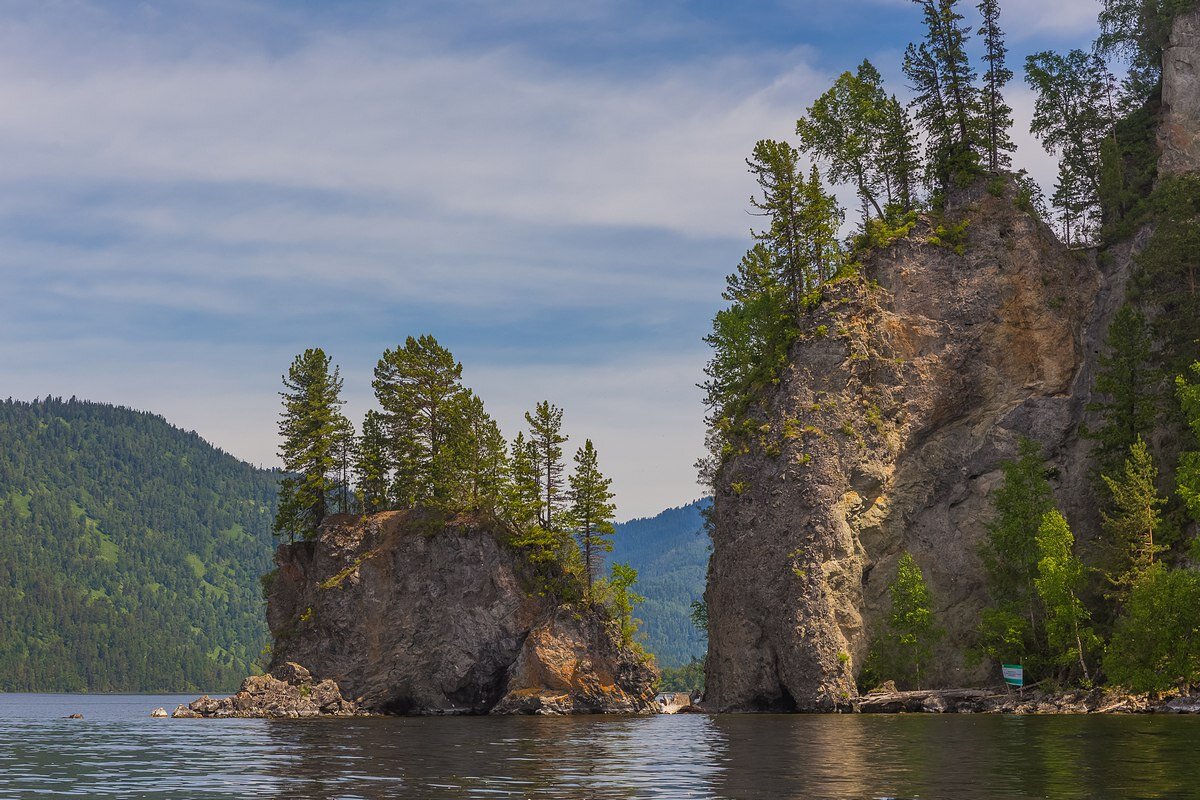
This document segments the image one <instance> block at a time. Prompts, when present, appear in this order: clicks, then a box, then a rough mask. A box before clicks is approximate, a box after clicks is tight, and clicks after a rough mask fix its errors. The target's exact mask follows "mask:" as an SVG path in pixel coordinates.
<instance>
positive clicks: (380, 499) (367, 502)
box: [354, 409, 391, 514]
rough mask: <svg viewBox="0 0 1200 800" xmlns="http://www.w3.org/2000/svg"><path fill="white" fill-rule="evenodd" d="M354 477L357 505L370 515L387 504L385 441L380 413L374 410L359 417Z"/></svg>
mask: <svg viewBox="0 0 1200 800" xmlns="http://www.w3.org/2000/svg"><path fill="white" fill-rule="evenodd" d="M354 478H355V484H356V486H357V488H358V492H357V494H358V505H359V507H360V508H361V509H362V510H363V512H364V513H367V514H372V513H374V512H376V511H382V510H383V509H385V508H387V507H388V494H389V489H390V486H391V481H390V478H389V469H388V441H387V432H386V429H385V424H384V419H383V415H382V414H380V413H379V412H378V411H376V410H375V409H371V410H369V411H367V414H366V416H365V417H364V418H363V426H362V436H361V437H360V438H359V441H358V448H357V449H356V451H355V460H354Z"/></svg>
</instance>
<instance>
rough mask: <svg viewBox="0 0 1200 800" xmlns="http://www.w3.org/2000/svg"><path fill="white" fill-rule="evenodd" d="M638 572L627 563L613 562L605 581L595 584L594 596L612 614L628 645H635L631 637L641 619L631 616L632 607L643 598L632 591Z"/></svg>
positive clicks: (623, 639)
mask: <svg viewBox="0 0 1200 800" xmlns="http://www.w3.org/2000/svg"><path fill="white" fill-rule="evenodd" d="M637 579H638V572H637V570H636V569H634V568H633V567H631V566H629V565H628V564H619V563H618V564H613V565H612V566H611V567H610V568H609V575H608V580H607V581H601V582H598V583H597V584H596V586H595V591H596V597H598V598H599V599H600V601H601V602H602V604H603V605H604V607H605V608H607V609H608V611H609V612H610V613H611V614H612V617H613V619H615V620H616V621H617V623H618V625H619V626H620V631H621V641H622V643H623V644H625V645H626V646H627V647H628V646H633V645H636V644H637V643H636V642H634V639H633V637H634V636H635V635H637V631H638V627H639V626H640V624H641V621H640V620H638V619H637V618H635V617H634V616H633V608H634V606H636V605H637V604H638V603H640V602H642V601H643V600H645V599H646V598H645V597H642V596H641V595H640V594H638V593H636V592H634V591H633V585H634V584H635V583H637Z"/></svg>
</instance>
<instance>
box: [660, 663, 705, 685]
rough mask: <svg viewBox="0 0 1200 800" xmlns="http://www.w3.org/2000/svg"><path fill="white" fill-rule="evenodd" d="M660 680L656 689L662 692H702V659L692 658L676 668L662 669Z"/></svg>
mask: <svg viewBox="0 0 1200 800" xmlns="http://www.w3.org/2000/svg"><path fill="white" fill-rule="evenodd" d="M661 671H662V679H661V680H660V681H659V684H658V688H659V691H662V692H687V693H688V694H693V693H695V692H701V693H702V692H703V691H704V659H702V658H693V659H692V660H691V661H689V662H688V663H686V664H683V665H681V666H678V667H662V668H661Z"/></svg>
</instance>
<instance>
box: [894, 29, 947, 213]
mask: <svg viewBox="0 0 1200 800" xmlns="http://www.w3.org/2000/svg"><path fill="white" fill-rule="evenodd" d="M904 74H905V75H907V76H908V79H909V80H910V81H912V88H913V100H912V106H913V107H914V108H915V109H916V113H915V117H916V120H917V122H918V123H919V124H920V125H921V127H922V128H924V129H925V173H926V177H925V180H926V182H927V183H928V184H929V186H930V188H931V189H932V190H933V191H934V192H935V193H937V194H940V195H943V196H944V194H945V192H946V190H947V189H948V188H949V186H950V177H951V176H950V160H951V154H952V152H953V149H954V132H953V128H952V126H951V124H950V113H949V111H948V109H947V107H946V98H945V97H943V96H942V75H941V69H940V67H939V66H938V62H937V59H935V58H934V57H933V53H931V52H930V50H929V47H928V46H926V44H925V43H924V42H922V43H921V44H910V45H909V46H908V48H907V49H906V50H905V51H904ZM935 199H936V198H935Z"/></svg>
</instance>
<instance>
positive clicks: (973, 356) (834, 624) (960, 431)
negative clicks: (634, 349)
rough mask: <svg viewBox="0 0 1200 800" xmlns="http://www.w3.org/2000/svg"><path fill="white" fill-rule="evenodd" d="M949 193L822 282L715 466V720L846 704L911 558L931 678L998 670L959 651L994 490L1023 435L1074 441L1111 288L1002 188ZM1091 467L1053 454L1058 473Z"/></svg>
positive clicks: (1051, 444)
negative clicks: (729, 452) (935, 633)
mask: <svg viewBox="0 0 1200 800" xmlns="http://www.w3.org/2000/svg"><path fill="white" fill-rule="evenodd" d="M952 201H953V202H952V205H951V207H950V208H949V209H948V211H947V213H946V215H945V218H944V219H943V220H940V221H937V224H940V225H942V226H943V227H942V232H941V233H939V232H938V231H937V230H935V229H934V224H935V221H931V220H925V221H923V222H921V223H919V225H918V227H917V228H916V229H915V230H914V231H913V232H912V234H911V235H910V236H909V237H907V238H906V239H903V240H900V241H898V242H897V243H895V244H894V245H892V246H890V247H886V248H882V249H880V250H877V251H875V252H874V253H873V254H872V255H871V256H870V257H869V258H868V259H867V261H866V263H865V265H864V270H863V272H864V274H863V275H862V277H861V278H855V279H848V280H845V281H841V282H836V283H833V284H830V285H828V286H827V287H826V289H825V290H824V300H823V301H822V303H821V304H820V305H819V306H818V307H817V308H816V309H815V310H814V311H812V312H810V316H809V318H807V319H805V320H804V323H803V329H804V330H805V331H806V333H805V335H804V336H802V337H801V338H800V339H798V340H797V341H796V342H795V343H794V344H793V346H792V349H791V352H790V354H789V362H788V364H787V365H786V367H785V368H784V369H783V370H782V373H781V374H780V380H779V383H778V385H777V386H775V387H774V388H773V389H771V390H769V391H768V393H767V394H766V395H765V396H764V397H763V398H762V400H761V402H760V403H759V405H758V406H756V407H755V408H753V409H752V415H753V416H754V425H755V430H754V433H753V435H752V436H749V437H747V438H746V439H745V440H743V441H739V442H738V443H736V446H738V447H741V448H742V450H741V451H740V452H736V453H735V454H734V455H733V456H732V457H731V458H730V459H729V460H728V461H727V462H726V463H725V464H724V466H723V467H722V469H721V473H720V475H719V476H718V481H717V484H718V485H717V487H716V492H715V498H714V504H715V507H714V520H715V527H714V530H713V554H712V558H711V561H710V564H709V584H708V590H707V594H706V597H707V601H708V613H709V657H708V680H707V686H706V695H705V700H706V703H707V704H708V705H710V706H712V707H714V708H716V709H721V710H753V709H762V710H765V709H773V710H834V709H837V708H844V707H846V706H847V705H848V704H849V703H850V702H851V701H852V699H853V697H854V696H855V694H856V687H855V672H856V670H857V665H859V664H861V663H862V660H863V659H864V657H865V655H866V650H867V646H868V643H869V641H870V637H871V635H872V634H873V632H874V631H875V630H876V629H877V627H878V625H879V623H880V620H881V618H882V615H883V614H884V613H885V611H886V609H887V608H888V602H889V601H888V595H887V584H888V582H889V581H890V580H891V579H892V578H893V577H894V575H895V573H896V562H897V560H898V559H899V557H900V555H901V554H902V553H903V552H905V551H908V552H911V553H912V554H913V556H914V557H915V558H916V560H917V562H918V563H919V564H920V566H921V568H922V570H923V571H924V573H925V575H926V578H927V580H928V582H929V584H930V589H931V591H932V595H933V597H934V599H935V601H936V603H937V607H936V608H935V613H936V615H937V620H938V624H939V625H940V626H942V627H944V628H945V629H946V634H947V635H946V636H945V637H944V638H943V639H942V641H941V643H940V645H939V648H938V652H937V653H936V657H935V659H934V662H933V664H932V665H931V669H930V673H929V674H928V675H927V676H925V677H926V678H927V679H928V680H929V682H930V683H933V684H935V685H936V684H941V685H969V684H970V683H972V682H976V681H981V680H985V679H987V678H988V677H990V676H989V675H988V674H987V673H986V672H985V671H984V670H986V669H987V667H986V666H985V667H982V668H972V667H971V666H969V665H967V664H966V662H965V660H964V658H963V653H964V650H965V649H966V646H967V644H968V642H969V640H970V639H971V637H972V635H973V633H974V630H975V628H976V626H977V622H978V613H979V610H980V605H981V603H982V602H983V599H984V597H985V594H986V593H985V591H984V570H983V565H982V563H981V559H980V557H979V550H980V545H981V544H982V541H983V538H984V536H985V535H986V523H987V521H988V520H989V519H990V515H991V499H990V492H991V490H992V489H993V488H994V487H995V486H996V485H997V484H998V483H999V481H1000V480H1001V473H1000V463H1001V461H1002V460H1004V459H1006V458H1010V457H1012V456H1013V455H1014V453H1015V450H1016V446H1017V442H1018V440H1019V438H1020V437H1022V436H1028V437H1031V438H1034V439H1036V440H1038V441H1040V442H1042V443H1044V445H1046V446H1047V448H1048V450H1049V453H1050V455H1051V456H1052V457H1054V456H1055V455H1056V454H1057V453H1059V452H1060V451H1062V450H1064V449H1065V447H1066V445H1065V443H1066V442H1069V441H1072V440H1073V437H1074V433H1075V431H1076V429H1077V425H1078V422H1079V419H1080V418H1081V415H1082V413H1083V409H1084V406H1085V402H1084V398H1083V397H1082V396H1081V395H1080V394H1079V392H1078V390H1079V387H1080V386H1081V382H1080V381H1079V378H1080V376H1081V374H1082V368H1083V365H1084V362H1085V346H1086V347H1089V348H1090V347H1092V346H1093V344H1094V342H1093V341H1090V340H1088V337H1091V336H1095V335H1102V333H1097V330H1098V329H1099V330H1102V328H1103V324H1102V323H1101V322H1100V321H1098V320H1097V315H1094V314H1093V313H1092V311H1093V308H1095V307H1096V305H1097V297H1098V295H1099V294H1100V293H1101V290H1102V287H1103V286H1104V285H1105V282H1104V279H1103V277H1102V275H1101V273H1100V272H1099V270H1098V269H1097V268H1096V266H1095V265H1094V264H1093V262H1092V260H1091V259H1090V258H1089V257H1088V256H1087V255H1086V254H1084V253H1078V252H1072V251H1069V250H1068V249H1067V248H1066V247H1065V246H1063V245H1062V244H1061V243H1060V242H1059V241H1058V240H1057V239H1056V238H1055V236H1054V235H1053V233H1052V232H1051V231H1050V230H1049V229H1048V228H1047V227H1046V226H1045V224H1044V223H1042V222H1041V221H1039V220H1038V219H1037V218H1036V217H1034V216H1032V215H1030V214H1028V213H1026V212H1025V211H1023V210H1022V209H1021V208H1019V207H1018V206H1019V203H1018V202H1017V200H1016V189H1015V186H1013V185H1012V184H1011V183H1010V184H1008V185H1007V186H1006V188H1005V189H1004V191H1003V192H1002V193H1001V196H996V195H995V194H993V193H992V191H989V187H988V186H987V185H986V184H985V183H982V182H981V183H979V184H977V185H976V186H974V187H973V188H971V189H969V190H966V191H963V192H961V193H959V194H958V195H957V196H955V197H954V198H952ZM964 224H965V228H963V229H962V234H961V237H960V238H961V241H958V242H956V241H955V240H954V235H953V233H948V231H950V230H951V229H952V228H954V227H955V226H958V225H964ZM939 242H940V243H939ZM1088 385H1090V382H1089V384H1088ZM1078 471H1082V470H1081V469H1080V470H1077V469H1076V467H1075V465H1074V464H1073V463H1069V462H1068V461H1067V460H1066V459H1063V460H1061V462H1060V469H1059V473H1060V479H1062V480H1067V479H1075V478H1076V474H1075V473H1076V472H1078Z"/></svg>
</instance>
